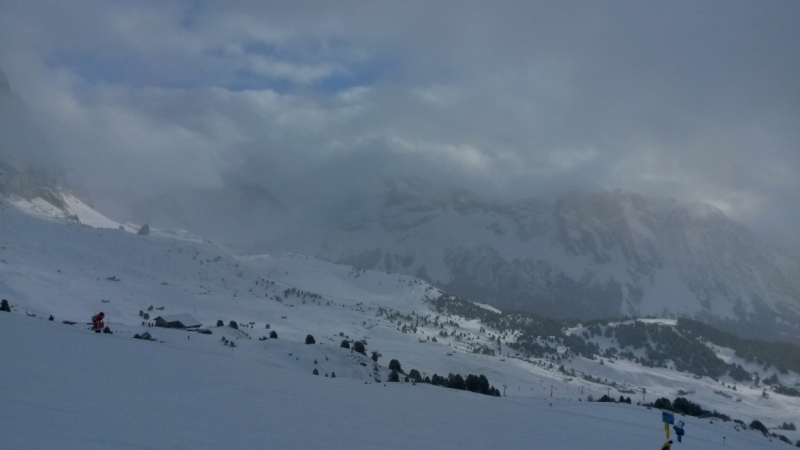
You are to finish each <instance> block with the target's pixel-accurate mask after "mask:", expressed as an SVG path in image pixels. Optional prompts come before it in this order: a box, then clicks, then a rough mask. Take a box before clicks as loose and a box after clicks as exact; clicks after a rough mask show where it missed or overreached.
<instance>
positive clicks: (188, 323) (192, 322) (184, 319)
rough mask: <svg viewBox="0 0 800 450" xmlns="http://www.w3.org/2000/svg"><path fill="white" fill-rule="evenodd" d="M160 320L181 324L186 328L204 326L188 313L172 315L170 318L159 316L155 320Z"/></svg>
mask: <svg viewBox="0 0 800 450" xmlns="http://www.w3.org/2000/svg"><path fill="white" fill-rule="evenodd" d="M158 319H161V320H163V321H164V322H167V323H172V322H180V323H181V325H183V326H184V327H185V328H194V327H199V326H201V325H203V324H202V323H200V322H198V321H197V319H195V318H194V317H192V316H190V315H189V314H188V313H183V314H171V315H169V316H159V317H156V318H155V320H158Z"/></svg>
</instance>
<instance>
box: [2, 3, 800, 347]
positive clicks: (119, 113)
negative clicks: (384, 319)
mask: <svg viewBox="0 0 800 450" xmlns="http://www.w3.org/2000/svg"><path fill="white" fill-rule="evenodd" d="M43 11H46V13H44V12H43ZM799 21H800V5H798V3H797V2H793V1H775V2H770V3H768V4H761V3H752V4H731V3H729V2H722V1H710V2H703V3H697V2H689V1H686V2H682V1H678V2H655V3H653V2H650V3H641V2H633V1H613V2H604V3H602V4H600V5H598V4H595V3H592V2H585V3H569V4H566V3H565V4H562V3H552V2H550V3H544V2H494V3H486V2H479V1H474V2H473V1H465V2H458V3H457V4H449V3H437V2H415V1H412V2H402V3H396V4H389V3H386V2H379V3H374V2H372V3H365V2H358V1H347V2H335V4H334V3H332V2H310V3H309V2H303V3H302V4H298V5H294V4H285V5H275V4H271V3H270V2H268V3H263V2H236V4H235V5H230V4H224V5H223V4H215V3H205V2H188V1H187V2H180V1H179V2H172V3H169V4H162V3H158V2H156V3H151V2H144V3H136V4H131V3H130V2H115V1H112V2H97V1H94V0H85V1H80V2H69V3H64V2H56V1H50V0H44V1H42V2H35V3H31V2H22V1H15V0H12V1H7V2H3V4H2V5H0V69H2V70H3V75H0V161H2V163H1V164H2V165H0V188H2V189H3V190H4V191H3V192H4V193H5V194H6V195H22V196H27V197H41V198H45V197H47V198H49V200H48V201H51V202H55V203H58V201H59V200H58V199H59V198H60V197H59V194H58V192H59V190H60V189H69V190H71V191H73V192H75V193H76V194H78V195H79V196H80V197H82V198H84V199H85V200H87V201H88V202H90V203H91V204H92V205H93V206H94V207H95V208H96V209H98V210H99V211H101V212H102V213H104V214H106V215H107V216H109V217H111V218H113V219H114V220H116V221H118V222H121V223H124V222H129V221H130V222H133V223H136V224H141V223H149V224H150V225H152V226H154V227H160V228H182V229H186V230H189V231H191V232H194V233H198V234H201V235H203V236H205V237H207V238H211V239H214V240H216V241H217V242H220V243H222V244H224V245H227V246H229V247H231V248H233V249H235V250H236V251H238V252H240V253H247V254H256V253H263V252H274V251H294V252H299V253H306V254H310V255H315V256H321V257H324V258H327V259H330V260H333V261H340V262H347V263H351V264H354V265H357V266H363V267H370V268H379V269H382V270H386V271H398V272H405V273H409V274H412V275H416V276H419V277H421V278H424V279H426V280H428V281H430V282H432V283H434V284H436V285H438V286H440V287H443V288H446V289H448V290H451V291H453V292H454V293H457V294H459V295H462V296H465V297H467V298H472V299H475V300H484V301H486V302H490V303H493V304H495V305H497V306H499V307H501V308H511V309H526V310H533V311H538V312H543V313H546V314H549V315H554V316H559V317H566V316H572V317H579V318H590V317H601V316H609V315H626V314H628V315H645V314H654V315H668V316H674V315H677V314H686V315H690V316H693V317H697V318H701V319H703V320H707V321H712V322H720V323H723V324H724V323H728V322H731V323H733V322H734V321H735V322H736V323H740V322H747V323H750V324H751V325H752V327H751V328H750V330H751V331H752V332H757V330H764V329H770V330H772V331H775V332H777V333H780V332H788V331H786V330H791V326H790V325H788V324H783V323H782V322H781V321H785V322H787V323H792V324H798V323H800V317H798V314H800V313H798V311H800V309H799V308H800V307H799V306H798V305H799V304H800V294H798V292H799V291H800V287H798V285H797V282H796V281H795V280H797V279H798V277H797V274H798V267H800V264H799V263H798V262H797V261H798V255H800V251H799V250H798V249H800V228H798V227H797V226H796V224H797V223H798V221H800V177H799V176H798V174H800V151H798V149H800V127H798V126H797V124H798V123H800V59H799V57H798V52H797V42H800V31H799V30H798V27H797V26H796V24H797V23H798V22H799ZM779 318H780V320H778V319H779ZM776 320H778V322H777V323H781V324H782V325H786V326H787V327H788V328H786V329H782V328H780V327H778V328H774V329H773V327H772V325H773V324H775V323H776ZM782 325H781V326H782Z"/></svg>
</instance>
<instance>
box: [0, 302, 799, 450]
mask: <svg viewBox="0 0 800 450" xmlns="http://www.w3.org/2000/svg"><path fill="white" fill-rule="evenodd" d="M161 333H162V335H163V336H165V337H167V339H168V341H167V342H166V343H164V344H160V343H155V342H142V341H137V340H134V339H130V337H128V336H125V335H119V334H114V335H95V334H93V333H87V332H85V331H83V330H80V329H76V328H75V327H69V326H66V325H62V324H58V323H56V324H52V323H48V322H46V321H42V320H40V319H39V318H38V317H37V318H29V317H25V316H23V315H15V314H0V337H2V341H3V342H4V343H5V346H4V351H3V362H4V364H0V379H2V380H3V383H2V388H0V400H2V405H3V407H2V408H0V421H2V423H3V425H4V429H5V431H4V433H3V445H4V447H6V448H98V449H100V448H187V449H188V448H193V449H195V448H260V447H270V448H287V449H288V448H307V449H315V448H326V449H327V448H348V449H360V448H363V449H374V448H387V449H388V448H398V449H399V448H410V447H411V448H442V449H448V448H453V449H456V448H458V449H463V448H509V449H511V448H531V446H535V447H536V448H550V449H576V448H592V447H593V446H596V445H598V443H602V445H603V446H607V447H610V448H615V449H621V450H626V449H631V450H633V449H641V448H658V447H659V446H660V445H661V443H662V442H663V438H664V436H663V429H662V428H661V426H660V425H661V424H660V423H659V422H660V419H661V413H660V411H657V410H647V409H643V408H640V407H636V406H629V405H615V404H607V403H578V402H571V401H567V400H561V399H554V400H552V401H550V400H547V401H545V400H541V399H526V398H516V397H504V398H492V397H487V396H483V395H475V394H471V393H468V392H458V391H453V390H450V389H441V388H436V387H433V386H428V385H424V384H417V385H416V386H413V385H411V384H410V383H386V384H385V385H384V384H382V383H373V384H364V382H362V381H359V380H356V379H349V378H342V377H337V378H334V379H331V378H325V377H322V376H313V375H311V373H310V372H303V373H299V372H297V371H296V370H292V369H290V368H286V367H285V366H284V365H282V364H280V363H278V362H276V361H275V360H276V359H279V355H281V354H283V353H284V352H286V351H287V350H289V349H288V348H284V347H278V348H275V347H273V346H272V345H273V343H270V345H269V346H265V347H262V348H258V349H253V351H252V352H248V354H247V356H245V355H244V354H240V353H238V351H239V350H243V348H241V349H240V348H235V349H230V350H228V349H225V350H223V349H222V347H221V346H218V347H219V350H217V351H214V350H213V349H214V348H215V346H216V345H217V343H216V341H217V339H216V336H214V335H212V336H203V335H198V334H194V333H192V338H191V340H187V339H184V335H186V334H187V333H185V332H179V331H166V330H163V331H162V332H161ZM306 347H311V346H306ZM316 347H317V348H316V349H315V350H319V351H320V353H319V355H314V356H316V357H317V358H321V355H322V354H323V353H324V351H322V350H320V349H319V347H321V346H316ZM300 348H302V347H300ZM256 354H257V355H258V356H257V357H256V356H255V355H256ZM249 356H252V357H249ZM310 357H312V355H306V354H304V355H303V358H304V359H306V358H310ZM55 368H57V370H54V369H55ZM551 403H552V407H551V406H550V404H551ZM685 422H686V426H685V429H686V430H687V436H686V438H684V443H683V444H681V445H682V446H681V447H680V448H683V446H685V447H686V448H702V449H723V448H725V449H741V450H745V449H747V450H755V449H779V448H788V446H787V445H786V444H783V443H781V442H770V441H769V440H767V439H765V438H764V437H762V436H761V435H760V434H759V433H758V432H755V431H737V430H736V429H735V428H734V427H733V425H731V424H730V423H722V422H718V421H712V422H710V423H709V421H708V420H700V419H694V418H685ZM723 437H725V440H724V441H723ZM723 442H725V445H723ZM676 445H677V444H676Z"/></svg>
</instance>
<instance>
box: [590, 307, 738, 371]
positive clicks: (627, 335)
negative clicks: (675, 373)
mask: <svg viewBox="0 0 800 450" xmlns="http://www.w3.org/2000/svg"><path fill="white" fill-rule="evenodd" d="M589 331H590V332H591V333H592V335H596V334H599V333H600V327H599V326H597V325H595V326H590V327H589ZM604 335H605V336H606V337H614V338H616V339H617V342H619V345H620V347H621V350H624V349H626V348H628V347H631V348H633V349H644V350H645V354H646V355H647V359H645V360H641V361H640V363H641V364H642V365H644V366H648V367H666V366H667V365H668V363H669V362H670V361H672V362H673V363H674V364H675V368H676V369H677V370H679V371H682V372H689V373H693V374H695V375H700V376H708V377H711V378H713V379H718V378H719V377H721V376H723V375H726V374H728V375H730V376H731V378H733V379H734V380H736V381H738V382H745V381H750V379H751V374H750V373H749V372H748V371H746V370H745V369H744V368H743V367H742V366H741V365H738V364H728V363H726V362H725V361H723V360H721V359H720V358H718V357H717V355H716V354H715V353H714V351H713V350H711V349H710V348H708V346H706V345H705V344H704V343H703V342H702V341H701V340H699V339H697V337H696V336H693V335H691V334H690V333H684V332H682V330H680V329H677V330H676V328H675V327H672V326H667V325H661V324H657V323H644V322H641V321H633V322H631V323H622V324H618V325H616V326H614V327H606V331H605V333H604Z"/></svg>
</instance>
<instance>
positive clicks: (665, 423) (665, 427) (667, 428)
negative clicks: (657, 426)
mask: <svg viewBox="0 0 800 450" xmlns="http://www.w3.org/2000/svg"><path fill="white" fill-rule="evenodd" d="M664 431H666V432H667V440H669V424H668V423H667V422H664Z"/></svg>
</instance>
